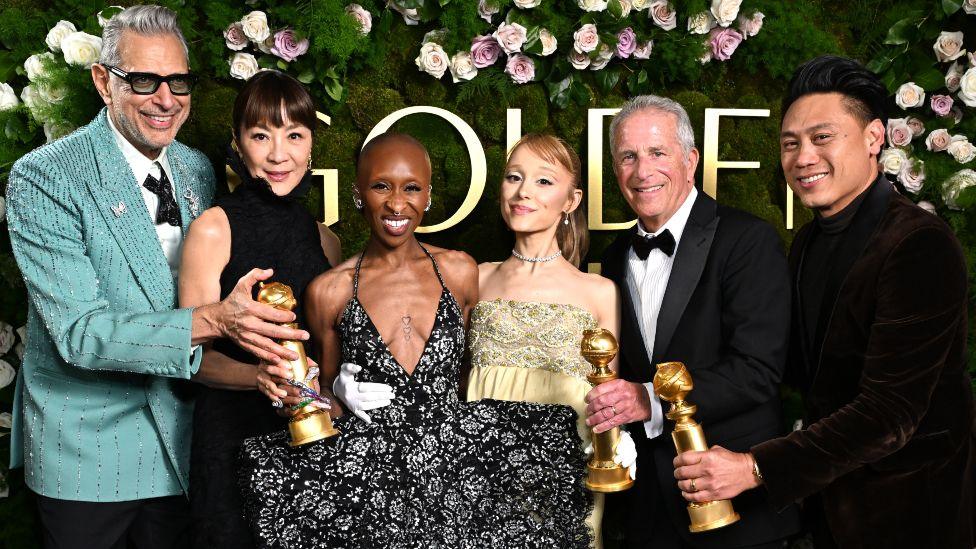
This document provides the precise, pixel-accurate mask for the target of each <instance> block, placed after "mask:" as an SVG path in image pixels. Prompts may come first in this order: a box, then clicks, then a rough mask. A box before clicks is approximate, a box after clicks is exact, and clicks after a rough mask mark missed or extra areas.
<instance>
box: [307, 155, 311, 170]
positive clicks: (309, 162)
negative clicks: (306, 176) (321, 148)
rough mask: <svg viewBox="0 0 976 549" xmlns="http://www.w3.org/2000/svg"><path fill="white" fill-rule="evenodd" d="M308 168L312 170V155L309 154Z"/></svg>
mask: <svg viewBox="0 0 976 549" xmlns="http://www.w3.org/2000/svg"><path fill="white" fill-rule="evenodd" d="M308 170H309V171H312V155H308Z"/></svg>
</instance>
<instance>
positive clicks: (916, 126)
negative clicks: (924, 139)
mask: <svg viewBox="0 0 976 549" xmlns="http://www.w3.org/2000/svg"><path fill="white" fill-rule="evenodd" d="M905 123H906V124H908V127H909V128H911V129H912V139H915V138H916V137H918V136H920V135H922V134H923V133H925V122H922V121H921V120H919V119H918V118H915V117H914V116H909V117H908V118H906V119H905Z"/></svg>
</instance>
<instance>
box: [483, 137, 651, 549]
mask: <svg viewBox="0 0 976 549" xmlns="http://www.w3.org/2000/svg"><path fill="white" fill-rule="evenodd" d="M580 173H581V168H580V160H579V156H577V154H576V152H575V151H573V150H572V149H571V148H570V147H569V146H568V145H567V144H566V143H565V142H564V141H563V140H561V139H559V138H557V137H553V136H550V135H541V134H529V135H526V136H524V137H523V138H522V139H520V140H519V141H518V143H516V144H515V146H514V147H513V148H512V151H511V154H510V155H509V158H508V163H507V164H506V166H505V173H504V178H503V180H502V183H501V192H500V193H499V194H500V206H501V213H502V218H503V219H504V220H505V223H506V225H508V227H509V228H510V229H511V230H512V231H513V232H514V233H515V246H514V248H513V249H512V255H511V256H510V257H509V258H507V259H506V260H504V261H502V262H501V263H484V264H482V265H480V266H479V291H480V300H481V301H480V302H479V303H478V304H477V305H476V306H475V308H474V310H473V311H472V313H471V325H470V331H469V345H470V348H469V350H470V355H471V373H470V376H469V377H468V384H467V385H468V387H467V398H468V400H469V401H470V400H478V399H497V400H509V401H525V402H535V403H540V404H561V405H567V406H570V407H572V408H573V409H574V410H575V411H576V413H577V414H578V417H579V419H578V421H577V431H578V433H579V436H580V444H581V445H582V446H587V447H588V446H589V444H590V429H589V428H588V427H587V426H586V423H585V418H586V414H585V409H586V403H585V401H584V397H585V396H586V393H587V392H588V391H589V390H590V384H589V382H588V381H587V380H586V375H587V373H589V372H590V370H591V366H590V365H589V363H587V362H586V360H584V359H583V357H582V355H581V354H580V341H581V339H582V337H583V330H586V329H592V328H597V327H600V328H606V329H608V330H610V331H611V332H613V333H614V334H618V333H619V326H620V322H619V296H618V294H617V288H616V286H615V285H614V284H613V282H611V281H610V280H608V279H606V278H603V277H601V276H599V275H595V274H588V273H585V272H581V271H580V269H579V265H580V263H581V262H582V260H583V257H584V256H585V255H586V251H587V245H588V243H589V234H588V232H587V229H586V218H585V216H584V214H583V209H582V208H581V207H580V204H581V202H582V199H583V190H582V188H581V181H580ZM611 368H616V360H614V362H612V363H611ZM621 435H622V439H621V443H620V444H619V445H618V448H617V459H618V460H619V461H620V462H621V463H622V464H623V465H624V466H626V467H630V468H631V475H633V474H634V469H633V467H634V465H633V464H634V461H635V460H636V457H637V453H636V450H635V449H634V443H633V441H632V440H631V438H630V436H629V434H627V433H626V432H625V431H621ZM594 496H595V497H594V507H593V512H592V513H591V514H590V517H589V519H588V521H587V522H588V523H589V525H590V527H591V533H592V535H593V546H595V547H600V546H602V544H601V542H600V532H599V524H600V520H601V516H602V511H603V499H602V495H601V494H594Z"/></svg>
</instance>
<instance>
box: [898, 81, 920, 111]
mask: <svg viewBox="0 0 976 549" xmlns="http://www.w3.org/2000/svg"><path fill="white" fill-rule="evenodd" d="M924 101H925V90H923V89H922V88H921V87H920V86H918V85H916V84H915V82H905V83H904V84H902V85H901V86H899V88H898V91H897V92H895V104H897V105H898V106H899V107H901V108H902V109H910V108H912V107H918V106H920V105H921V104H922V103H923V102H924Z"/></svg>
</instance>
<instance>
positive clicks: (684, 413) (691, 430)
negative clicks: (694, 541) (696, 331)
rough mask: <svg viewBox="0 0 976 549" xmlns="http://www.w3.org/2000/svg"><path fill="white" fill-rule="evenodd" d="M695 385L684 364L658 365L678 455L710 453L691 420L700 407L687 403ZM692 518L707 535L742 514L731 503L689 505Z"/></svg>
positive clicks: (657, 383) (657, 388)
mask: <svg viewBox="0 0 976 549" xmlns="http://www.w3.org/2000/svg"><path fill="white" fill-rule="evenodd" d="M693 387H694V384H693V383H692V382H691V374H689V373H688V368H686V367H685V365H684V364H682V363H681V362H663V363H661V364H658V365H657V373H655V374H654V392H655V393H657V396H659V397H660V398H661V399H663V400H666V401H668V402H670V403H671V409H670V410H668V413H667V414H665V415H666V416H667V418H668V419H670V420H671V421H673V422H674V423H675V425H674V431H672V432H671V438H672V439H673V440H674V447H675V448H677V450H678V453H679V454H681V453H684V452H691V451H696V452H703V451H705V450H708V444H707V443H706V442H705V433H704V432H703V431H702V428H701V425H699V424H698V423H697V422H695V420H693V419H691V416H692V414H694V413H695V410H697V409H698V407H697V406H695V405H694V404H691V403H689V402H687V401H685V397H686V396H687V395H688V393H689V392H691V389H692V388H693ZM688 515H689V516H690V517H691V525H690V526H688V529H689V530H691V531H692V532H706V531H708V530H714V529H716V528H721V527H723V526H728V525H729V524H732V523H734V522H735V521H737V520H739V514H738V513H736V512H735V510H734V509H732V502H731V501H729V500H727V499H720V500H716V501H705V502H702V503H689V504H688Z"/></svg>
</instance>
